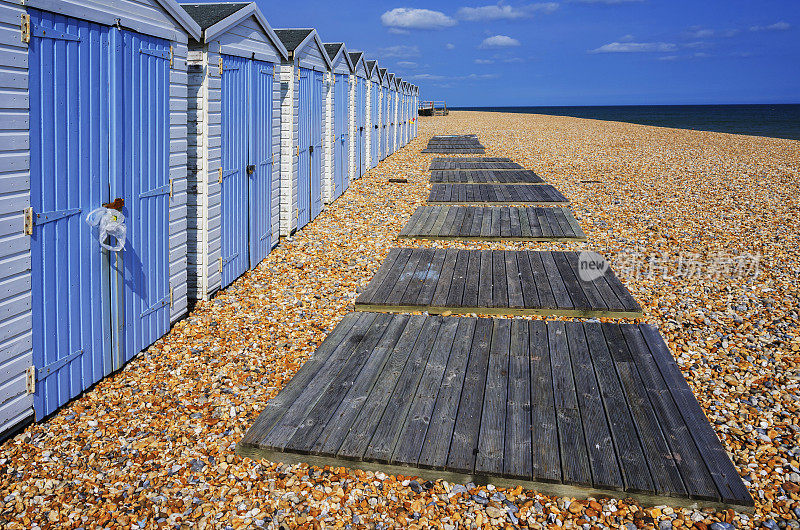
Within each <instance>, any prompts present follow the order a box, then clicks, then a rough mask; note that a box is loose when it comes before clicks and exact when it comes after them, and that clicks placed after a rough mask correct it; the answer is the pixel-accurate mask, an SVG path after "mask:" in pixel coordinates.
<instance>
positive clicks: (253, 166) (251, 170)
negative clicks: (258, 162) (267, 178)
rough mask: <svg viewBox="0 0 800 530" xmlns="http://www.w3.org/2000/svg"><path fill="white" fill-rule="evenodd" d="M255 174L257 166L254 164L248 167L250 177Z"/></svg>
mask: <svg viewBox="0 0 800 530" xmlns="http://www.w3.org/2000/svg"><path fill="white" fill-rule="evenodd" d="M255 172H256V166H255V165H254V164H250V165H249V166H247V174H248V175H252V174H253V173H255Z"/></svg>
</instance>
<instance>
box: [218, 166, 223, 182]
mask: <svg viewBox="0 0 800 530" xmlns="http://www.w3.org/2000/svg"><path fill="white" fill-rule="evenodd" d="M218 171H219V176H218V177H217V182H219V183H220V184H222V168H219V170H218Z"/></svg>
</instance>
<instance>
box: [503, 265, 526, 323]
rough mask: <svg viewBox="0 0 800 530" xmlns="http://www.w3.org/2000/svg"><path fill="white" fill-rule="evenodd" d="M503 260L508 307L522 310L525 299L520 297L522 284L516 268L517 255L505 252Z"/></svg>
mask: <svg viewBox="0 0 800 530" xmlns="http://www.w3.org/2000/svg"><path fill="white" fill-rule="evenodd" d="M503 259H504V260H505V268H506V279H507V284H508V307H511V308H520V309H521V308H524V307H525V298H524V297H523V295H522V282H521V280H520V273H519V267H518V266H517V253H516V252H511V251H507V252H504V253H503Z"/></svg>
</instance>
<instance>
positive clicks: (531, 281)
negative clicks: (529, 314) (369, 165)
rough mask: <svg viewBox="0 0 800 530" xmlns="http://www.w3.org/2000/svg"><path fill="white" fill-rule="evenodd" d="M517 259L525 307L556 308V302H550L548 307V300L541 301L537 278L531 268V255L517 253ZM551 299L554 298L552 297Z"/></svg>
mask: <svg viewBox="0 0 800 530" xmlns="http://www.w3.org/2000/svg"><path fill="white" fill-rule="evenodd" d="M516 258H517V269H518V270H519V280H520V285H521V287H522V299H523V301H524V303H525V307H555V305H554V304H555V302H554V301H553V302H550V304H549V305H548V299H547V298H544V299H543V300H540V299H539V294H538V292H537V285H536V278H535V277H534V275H533V269H532V268H531V257H530V255H529V254H527V253H525V252H520V253H516ZM533 259H536V260H538V259H539V258H538V257H535V258H533ZM548 289H549V286H548ZM550 298H552V296H551V297H550Z"/></svg>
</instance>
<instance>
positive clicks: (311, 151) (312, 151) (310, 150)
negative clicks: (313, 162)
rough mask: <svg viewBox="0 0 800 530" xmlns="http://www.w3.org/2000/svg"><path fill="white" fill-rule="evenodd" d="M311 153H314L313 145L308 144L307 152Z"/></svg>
mask: <svg viewBox="0 0 800 530" xmlns="http://www.w3.org/2000/svg"><path fill="white" fill-rule="evenodd" d="M313 153H314V146H313V145H309V146H308V154H313Z"/></svg>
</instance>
